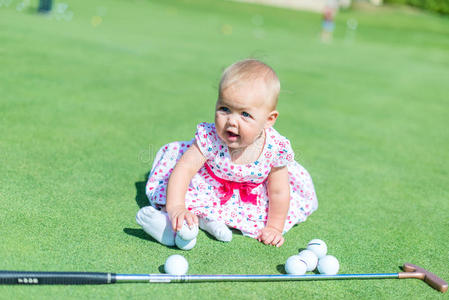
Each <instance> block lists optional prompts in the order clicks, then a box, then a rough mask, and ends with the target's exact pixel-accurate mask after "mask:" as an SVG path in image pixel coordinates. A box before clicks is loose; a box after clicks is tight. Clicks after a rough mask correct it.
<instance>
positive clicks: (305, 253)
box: [298, 250, 318, 271]
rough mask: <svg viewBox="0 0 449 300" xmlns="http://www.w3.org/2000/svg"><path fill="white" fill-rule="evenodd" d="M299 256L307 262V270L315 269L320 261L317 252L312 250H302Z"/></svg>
mask: <svg viewBox="0 0 449 300" xmlns="http://www.w3.org/2000/svg"><path fill="white" fill-rule="evenodd" d="M298 256H299V257H301V258H302V259H303V260H304V262H305V263H306V265H307V271H313V270H315V268H316V265H317V263H318V257H317V256H316V254H315V253H313V252H312V251H310V250H302V251H301V252H299V254H298Z"/></svg>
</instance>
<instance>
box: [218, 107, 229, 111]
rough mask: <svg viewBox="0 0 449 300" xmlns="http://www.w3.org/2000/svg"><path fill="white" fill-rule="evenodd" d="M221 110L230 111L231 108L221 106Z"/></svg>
mask: <svg viewBox="0 0 449 300" xmlns="http://www.w3.org/2000/svg"><path fill="white" fill-rule="evenodd" d="M218 110H219V111H223V112H229V108H227V107H224V106H221V107H219V108H218Z"/></svg>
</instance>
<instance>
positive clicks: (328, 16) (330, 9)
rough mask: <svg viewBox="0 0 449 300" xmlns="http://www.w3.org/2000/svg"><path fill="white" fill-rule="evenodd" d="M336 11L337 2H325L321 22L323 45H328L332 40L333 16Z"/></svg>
mask: <svg viewBox="0 0 449 300" xmlns="http://www.w3.org/2000/svg"><path fill="white" fill-rule="evenodd" d="M337 11H338V2H337V0H327V1H326V5H325V6H324V9H323V20H322V22H321V24H322V25H321V26H322V29H321V41H322V42H324V43H330V42H332V39H333V33H334V30H335V21H334V19H335V15H336V14H337Z"/></svg>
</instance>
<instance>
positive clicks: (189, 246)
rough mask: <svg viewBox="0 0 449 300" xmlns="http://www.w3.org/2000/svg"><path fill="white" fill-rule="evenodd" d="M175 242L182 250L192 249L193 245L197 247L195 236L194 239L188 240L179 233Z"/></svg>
mask: <svg viewBox="0 0 449 300" xmlns="http://www.w3.org/2000/svg"><path fill="white" fill-rule="evenodd" d="M175 244H176V246H177V247H178V248H179V249H181V250H190V249H192V248H193V247H195V244H196V238H194V239H193V240H190V241H186V240H185V239H183V238H182V237H181V236H180V235H179V234H177V235H176V237H175Z"/></svg>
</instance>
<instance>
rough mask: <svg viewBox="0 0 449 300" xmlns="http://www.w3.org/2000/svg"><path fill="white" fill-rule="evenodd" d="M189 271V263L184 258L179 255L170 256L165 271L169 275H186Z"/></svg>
mask: <svg viewBox="0 0 449 300" xmlns="http://www.w3.org/2000/svg"><path fill="white" fill-rule="evenodd" d="M188 269H189V263H188V262H187V260H186V259H185V258H184V256H182V255H179V254H174V255H171V256H169V257H168V258H167V260H166V261H165V264H164V271H165V273H167V274H172V275H184V274H186V273H187V270H188Z"/></svg>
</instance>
